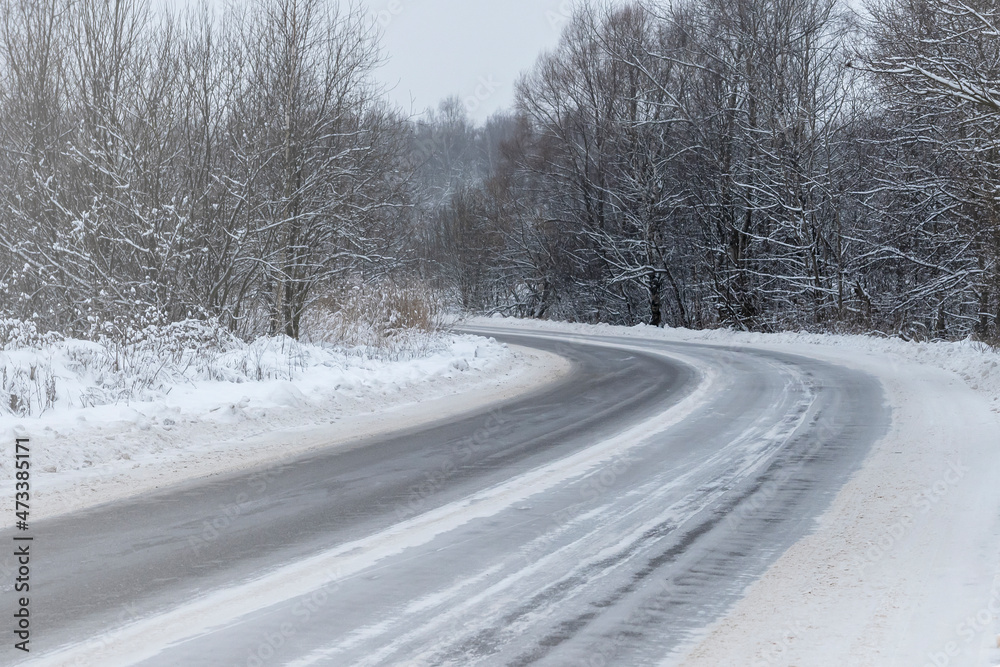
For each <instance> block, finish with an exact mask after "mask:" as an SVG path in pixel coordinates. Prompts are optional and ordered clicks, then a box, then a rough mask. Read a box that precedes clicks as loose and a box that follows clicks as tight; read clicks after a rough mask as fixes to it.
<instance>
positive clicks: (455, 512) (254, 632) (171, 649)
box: [0, 331, 890, 666]
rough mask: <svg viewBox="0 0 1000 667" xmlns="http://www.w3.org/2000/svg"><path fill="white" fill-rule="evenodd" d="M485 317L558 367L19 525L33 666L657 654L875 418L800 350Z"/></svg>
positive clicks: (812, 502)
mask: <svg viewBox="0 0 1000 667" xmlns="http://www.w3.org/2000/svg"><path fill="white" fill-rule="evenodd" d="M490 333H495V334H496V335H497V337H498V338H500V339H501V340H504V341H507V342H509V343H514V344H518V345H525V346H532V347H537V348H540V349H543V350H548V351H553V352H556V353H558V354H560V355H562V356H564V357H566V358H568V359H570V360H571V361H572V363H573V364H574V369H573V371H572V372H571V373H569V374H568V375H566V376H564V378H563V379H562V380H560V381H559V382H557V383H555V384H550V385H548V386H545V387H544V388H543V389H541V390H539V391H537V392H535V393H534V394H532V395H529V396H523V397H521V398H518V399H515V400H514V401H512V402H508V403H506V404H503V405H501V406H498V407H497V408H495V409H494V410H492V411H489V412H483V413H480V414H472V415H468V416H465V417H463V418H460V419H452V420H450V421H448V422H447V423H438V424H433V425H428V426H424V427H421V428H419V429H414V430H412V431H410V432H403V433H399V434H396V435H394V436H392V437H381V438H376V439H369V440H366V441H361V442H359V443H357V446H356V447H353V448H347V449H338V450H336V451H332V452H330V453H328V454H322V453H320V454H315V453H314V454H312V455H309V456H307V457H305V458H298V459H292V460H289V461H286V462H284V463H283V464H282V465H280V466H276V467H272V468H270V469H265V470H262V471H258V472H257V473H254V474H252V475H246V474H244V475H239V476H232V477H228V478H223V479H215V480H212V481H209V482H206V481H204V480H202V481H200V482H198V483H192V484H188V485H184V486H181V487H178V488H175V489H172V490H168V491H164V492H160V493H157V494H154V495H146V496H140V497H138V498H135V499H132V500H129V501H123V502H119V503H115V504H111V505H105V506H101V507H97V508H94V509H91V510H88V511H85V512H80V513H77V514H72V515H66V516H63V517H58V518H54V519H52V520H49V521H45V522H39V523H37V524H36V525H35V526H34V529H33V532H34V535H35V543H34V544H35V555H34V559H33V561H32V573H33V576H37V583H36V580H34V579H33V581H32V592H33V598H32V603H31V604H32V614H33V625H32V629H33V633H32V647H33V652H32V654H31V655H32V657H33V658H34V662H35V663H37V664H59V665H62V664H67V665H70V664H81V665H96V664H102V665H123V664H142V665H164V666H173V665H234V666H235V665H248V666H253V665H295V666H305V665H388V664H407V665H421V664H426V665H441V664H454V665H467V664H486V665H523V664H549V665H568V664H573V665H626V664H627V665H644V664H662V663H664V661H666V662H667V663H668V664H669V663H670V661H671V656H675V655H681V652H682V650H683V649H685V648H690V646H691V645H692V643H693V642H695V641H696V640H697V639H698V637H699V636H700V634H699V631H700V630H702V629H703V628H705V627H707V626H708V625H709V624H710V623H711V622H712V621H714V620H715V619H717V618H718V617H719V616H720V615H721V614H722V613H723V612H725V610H726V609H727V608H728V607H729V606H730V605H732V604H733V603H734V602H735V601H736V600H737V599H738V598H739V597H740V594H741V592H742V591H743V590H744V589H745V588H746V587H747V585H748V584H749V583H751V582H752V581H754V580H755V579H757V578H758V577H759V576H760V575H761V574H762V573H763V572H764V571H765V570H766V569H767V568H768V566H769V565H770V564H771V563H772V562H774V561H775V559H777V558H778V557H779V556H780V555H781V554H782V553H783V552H784V551H785V550H786V549H788V548H789V547H790V546H791V545H793V544H794V543H795V542H796V541H797V540H798V539H800V538H801V537H803V536H804V535H806V534H807V533H808V532H809V531H810V530H811V529H812V527H813V525H814V520H815V518H816V517H817V516H819V515H820V514H821V513H822V512H823V510H824V509H825V508H826V507H828V506H829V504H830V502H831V500H832V499H833V498H834V496H835V495H836V493H837V492H838V490H839V489H840V488H841V487H842V486H843V485H844V483H845V482H846V481H847V480H848V478H849V477H850V475H851V473H852V472H853V471H855V470H856V468H857V467H858V466H859V465H860V463H861V462H862V460H863V459H864V457H865V455H866V453H867V452H868V450H869V448H870V446H871V444H872V443H873V442H874V441H876V440H877V439H878V438H880V437H881V436H882V435H883V434H884V433H885V432H886V430H887V427H888V424H889V420H890V415H889V410H888V409H887V407H886V406H885V404H884V401H883V396H882V390H881V388H880V385H879V383H878V382H877V381H876V380H875V379H873V378H871V377H869V376H868V375H865V374H863V373H860V372H857V371H852V370H849V369H846V368H843V367H839V366H834V365H832V364H827V363H824V362H821V361H816V360H812V359H807V358H805V357H800V356H794V355H788V354H783V353H780V352H770V351H763V350H753V349H749V350H748V349H731V350H729V349H725V348H720V347H711V346H703V345H698V344H689V343H676V342H660V341H643V340H636V339H628V338H614V337H602V338H595V337H586V338H585V337H575V336H572V335H541V334H516V333H510V332H507V333H504V334H500V333H497V332H496V331H494V332H490ZM10 537H11V535H10V531H5V532H4V533H3V534H2V536H0V539H3V540H6V542H7V543H10ZM35 573H37V575H35ZM4 650H5V651H6V655H5V656H4V662H5V663H8V661H9V660H11V659H16V658H17V656H12V655H11V654H12V651H10V650H9V647H5V648H4Z"/></svg>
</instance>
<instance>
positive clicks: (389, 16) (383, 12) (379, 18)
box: [372, 0, 406, 30]
mask: <svg viewBox="0 0 1000 667" xmlns="http://www.w3.org/2000/svg"><path fill="white" fill-rule="evenodd" d="M404 11H406V3H404V2H403V0H389V1H388V2H387V3H385V6H384V7H382V8H381V9H377V10H374V11H373V12H372V20H373V21H374V22H375V23H376V24H378V26H379V27H380V28H382V29H383V30H384V29H386V28H388V27H389V26H390V25H391V24H392V22H393V21H395V20H396V17H397V16H399V15H400V14H402V13H403V12H404Z"/></svg>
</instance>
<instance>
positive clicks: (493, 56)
mask: <svg viewBox="0 0 1000 667" xmlns="http://www.w3.org/2000/svg"><path fill="white" fill-rule="evenodd" d="M366 1H367V3H368V6H369V8H370V9H371V11H372V12H373V14H374V15H375V16H376V17H377V18H378V20H379V22H380V24H381V25H382V26H383V30H384V37H383V42H382V43H383V47H384V48H385V50H386V55H387V56H388V58H389V61H388V62H387V64H386V65H385V67H383V70H382V77H383V79H384V81H385V82H386V83H387V84H389V85H390V86H393V90H392V91H391V93H390V95H391V96H392V98H393V99H394V100H395V101H396V102H397V103H398V104H399V105H400V106H402V107H403V108H404V109H406V110H412V111H414V112H416V113H420V112H422V111H423V110H424V109H426V108H427V107H433V106H437V103H438V101H440V100H441V99H442V98H444V97H447V96H448V95H458V96H459V97H460V98H461V99H462V100H463V101H465V106H466V109H467V110H468V112H469V116H470V117H472V118H473V119H476V120H484V119H485V118H486V117H487V116H488V115H490V114H491V113H493V112H494V111H496V110H498V109H500V108H502V107H506V106H509V105H510V103H511V102H512V101H513V94H514V83H515V82H516V81H517V77H518V75H519V74H520V73H521V72H522V71H524V70H526V69H528V68H530V67H531V66H532V64H534V62H535V59H536V58H537V57H538V55H539V54H540V53H541V52H542V51H543V50H544V49H547V48H552V47H554V46H555V45H556V44H557V43H558V41H559V34H560V32H561V30H562V27H563V25H564V24H565V23H566V21H567V18H568V14H569V12H570V11H571V7H572V2H571V0H366ZM411 102H412V104H411Z"/></svg>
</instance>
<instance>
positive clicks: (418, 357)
mask: <svg viewBox="0 0 1000 667" xmlns="http://www.w3.org/2000/svg"><path fill="white" fill-rule="evenodd" d="M289 346H292V347H293V349H289ZM97 347H98V346H97V345H96V344H94V343H89V342H86V341H73V340H69V341H59V342H56V343H51V342H50V343H49V344H47V345H42V346H37V347H30V348H20V349H14V350H8V351H0V368H2V369H4V372H5V373H6V375H5V377H8V376H11V377H12V376H13V375H14V372H15V371H16V370H23V369H31V368H34V369H38V370H36V371H35V373H34V375H35V376H36V377H42V378H43V382H44V379H45V378H48V377H51V378H54V392H53V393H54V394H55V396H54V401H52V403H53V404H52V405H51V406H50V407H47V408H45V409H44V410H40V411H37V412H39V413H38V414H34V415H29V416H16V415H11V414H10V413H9V411H7V414H3V413H0V435H2V437H4V438H6V439H7V440H9V441H13V438H14V437H15V436H17V437H28V438H30V446H31V456H32V467H33V470H34V472H35V474H34V476H33V482H34V485H33V486H34V488H33V502H32V508H31V513H32V518H34V519H40V518H44V517H49V516H54V515H57V514H62V513H65V512H69V511H73V510H78V509H82V508H85V507H90V506H93V505H96V504H99V503H102V502H107V501H110V500H115V499H119V498H123V497H126V496H130V495H134V494H137V493H142V492H145V491H150V490H152V489H157V488H160V487H162V486H167V485H172V484H177V483H180V482H183V481H185V480H188V479H192V478H196V477H203V476H207V475H216V474H221V473H225V472H232V471H236V470H243V469H250V468H255V467H258V466H262V465H267V464H269V463H273V462H275V461H278V460H280V459H283V458H286V457H290V456H296V455H299V454H302V453H303V452H306V451H308V450H311V449H316V448H321V447H331V446H337V445H345V444H347V443H350V442H356V441H358V440H359V439H362V438H365V437H368V436H374V435H377V434H379V433H385V432H390V431H393V430H398V429H400V428H404V427H409V426H415V425H419V424H420V423H423V422H426V421H431V420H434V419H441V418H444V417H447V416H449V415H451V414H458V413H461V412H465V411H468V410H472V409H474V408H476V407H478V406H481V405H484V404H487V403H492V402H494V401H496V400H498V399H499V400H502V399H503V398H505V397H507V396H514V395H518V394H520V393H522V392H524V391H527V390H529V389H531V388H533V387H534V386H536V385H538V384H541V383H544V382H546V381H548V380H550V379H555V378H558V377H559V376H560V374H561V373H562V372H564V371H565V370H566V369H567V368H568V364H566V363H565V362H563V361H562V360H561V359H559V358H558V357H555V356H553V355H547V354H545V353H541V352H537V351H534V350H527V349H522V348H512V347H508V346H507V345H504V344H501V343H498V342H496V341H495V340H487V339H484V338H481V337H473V336H464V335H450V334H449V335H442V336H439V337H437V338H435V339H433V340H431V341H429V343H428V346H427V349H426V350H424V351H418V352H417V353H416V354H412V355H406V357H408V358H402V359H399V360H385V359H376V358H370V357H367V356H365V355H363V354H360V353H346V352H345V351H343V350H337V349H332V348H324V347H319V346H315V345H307V344H299V343H294V342H293V341H289V340H288V339H261V340H258V341H257V342H255V343H253V344H252V345H251V346H249V348H248V349H245V350H244V349H240V350H235V351H231V352H229V353H227V354H228V355H229V358H228V359H227V358H223V359H216V360H214V362H213V363H214V364H215V365H216V366H217V367H216V368H214V369H213V372H212V373H211V375H213V376H216V377H224V378H226V379H217V380H208V379H204V376H205V373H204V372H195V370H194V368H193V364H192V367H191V368H184V369H182V372H179V373H173V374H167V375H169V377H167V378H166V379H161V380H159V381H158V382H157V383H155V385H154V386H153V387H150V388H147V389H143V390H142V391H137V392H129V391H125V392H123V393H124V397H123V398H118V399H115V398H114V397H108V395H109V394H111V392H109V391H107V390H106V389H105V387H106V386H107V385H108V384H110V383H109V381H108V379H107V378H102V377H97V376H99V375H100V373H96V372H94V371H93V366H94V365H93V364H89V365H85V364H81V363H79V357H80V355H81V351H82V352H83V353H97V351H98V350H97ZM248 358H249V359H250V360H251V363H250V364H247V359H248ZM290 360H292V361H291V362H290ZM290 363H291V365H292V367H289V366H290ZM248 366H249V367H248ZM175 370H176V369H175ZM202 370H204V369H202ZM261 376H263V377H270V378H272V379H263V380H257V379H256V378H257V377H261ZM130 380H131V377H126V378H124V381H122V379H121V378H119V379H118V380H117V381H116V386H117V387H118V388H120V387H121V386H122V385H128V384H129V381H130ZM101 390H104V391H103V392H102V391H101ZM43 392H44V389H43ZM95 394H98V395H100V397H101V398H103V400H104V401H105V403H104V404H100V400H99V399H95V398H90V399H89V400H87V399H85V398H82V397H84V396H91V397H93V396H94V395H95ZM88 402H90V403H93V402H98V403H99V404H97V405H88V406H87V407H81V403H88ZM11 461H12V459H11V460H7V459H2V460H0V494H2V493H6V494H8V495H10V494H12V493H13V481H12V480H13V477H14V476H13V474H12V470H11V466H12V463H11ZM11 497H12V496H11ZM12 516H13V515H12V514H11V515H9V516H5V518H4V519H3V521H4V522H5V524H4V525H5V526H6V525H7V524H10V523H11V521H12V519H11V518H10V517H12Z"/></svg>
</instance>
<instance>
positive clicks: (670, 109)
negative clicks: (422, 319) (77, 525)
mask: <svg viewBox="0 0 1000 667" xmlns="http://www.w3.org/2000/svg"><path fill="white" fill-rule="evenodd" d="M0 12H2V16H0V175H2V176H0V177H2V179H3V187H2V188H0V318H5V320H6V321H9V322H31V323H32V326H34V327H37V329H38V330H39V331H54V332H59V333H60V334H63V335H67V336H69V335H73V336H77V337H84V338H87V337H91V338H92V337H95V336H98V335H105V334H108V332H112V333H113V332H122V331H126V330H129V328H130V327H134V326H137V325H139V324H155V325H166V324H170V323H174V322H180V321H185V320H189V319H194V320H209V319H211V320H213V321H217V322H219V323H221V326H224V327H225V328H226V329H228V330H229V331H231V332H233V333H234V334H236V335H238V336H241V337H244V338H247V339H250V338H252V337H254V336H260V335H281V334H283V335H286V336H289V337H291V338H295V339H298V338H300V337H308V335H309V331H308V329H309V326H308V322H309V321H310V316H311V314H313V313H315V312H317V310H318V309H327V310H332V311H338V309H343V307H344V305H343V304H345V303H347V302H351V303H353V304H354V307H356V296H351V295H352V294H355V295H356V294H357V293H363V294H369V295H372V294H375V295H377V294H384V293H385V292H386V291H391V290H409V292H408V293H411V294H412V293H419V294H420V295H421V296H420V298H422V299H424V300H427V301H432V302H434V303H436V304H439V305H440V307H441V308H445V309H450V310H454V311H461V312H465V313H481V314H491V313H501V314H506V315H516V316H521V317H534V318H549V319H559V320H570V321H580V322H608V323H614V324H626V325H633V324H640V323H645V324H649V325H653V326H671V327H690V328H711V327H729V328H734V329H739V330H749V331H778V330H806V331H829V332H855V333H880V334H884V335H892V336H900V337H903V338H905V339H917V340H931V339H964V338H968V337H973V338H975V339H976V340H982V341H987V342H997V341H1000V144H998V142H1000V8H998V7H997V5H996V3H995V2H992V1H986V0H869V2H868V3H867V4H865V5H864V7H856V6H852V5H850V4H848V3H847V2H842V1H841V0H662V1H661V2H658V3H657V2H654V3H635V4H624V5H623V4H620V3H619V4H613V5H604V4H600V3H590V4H588V3H582V4H579V5H577V6H576V8H575V9H574V11H573V15H572V17H571V19H570V20H569V21H568V23H567V25H566V26H565V28H564V30H563V33H562V36H561V39H560V42H559V45H558V46H557V47H556V48H554V49H553V50H551V51H549V52H546V53H543V54H541V55H540V56H539V58H538V60H537V62H536V64H535V65H534V67H533V68H532V69H531V70H529V71H527V72H525V73H524V75H523V77H522V78H521V80H520V81H519V83H518V85H517V90H516V99H515V100H514V102H513V105H512V106H511V107H510V108H509V109H507V110H505V111H503V112H500V113H497V114H496V115H494V116H492V117H491V118H490V119H488V120H487V121H486V122H485V123H481V124H477V123H474V122H473V121H471V120H470V118H469V113H468V110H467V109H466V108H465V105H464V104H463V102H462V100H461V99H459V98H457V97H455V98H449V99H447V100H444V101H442V102H441V104H440V105H439V106H438V107H437V108H436V109H433V110H428V111H427V113H425V114H423V115H420V116H409V115H407V114H406V113H404V112H403V111H402V110H400V109H397V108H394V107H393V105H392V104H391V103H390V102H389V101H388V98H387V96H386V94H385V90H384V86H382V85H381V84H380V83H379V82H378V80H377V77H376V76H375V73H376V71H377V69H378V67H379V66H380V64H381V62H382V59H383V57H384V55H383V53H382V50H381V48H380V45H379V26H378V23H377V21H375V20H373V17H372V16H370V15H369V14H368V13H367V12H365V11H363V10H362V9H360V8H359V7H358V6H355V5H348V4H347V3H337V2H334V1H332V0H330V1H328V0H255V1H254V2H250V3H244V4H236V3H234V4H232V5H230V6H228V8H227V9H226V10H225V11H224V12H213V11H210V10H209V9H208V8H207V7H206V6H201V7H200V8H197V9H194V10H192V11H189V12H186V13H180V14H175V15H172V14H169V13H166V12H162V11H158V10H156V9H155V8H154V6H153V4H152V3H150V2H147V1H146V0H6V1H5V2H4V3H3V4H2V8H0ZM352 299H353V301H352ZM375 301H376V302H378V303H382V302H380V301H378V299H377V298H376V299H375ZM376 307H382V306H378V305H376Z"/></svg>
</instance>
